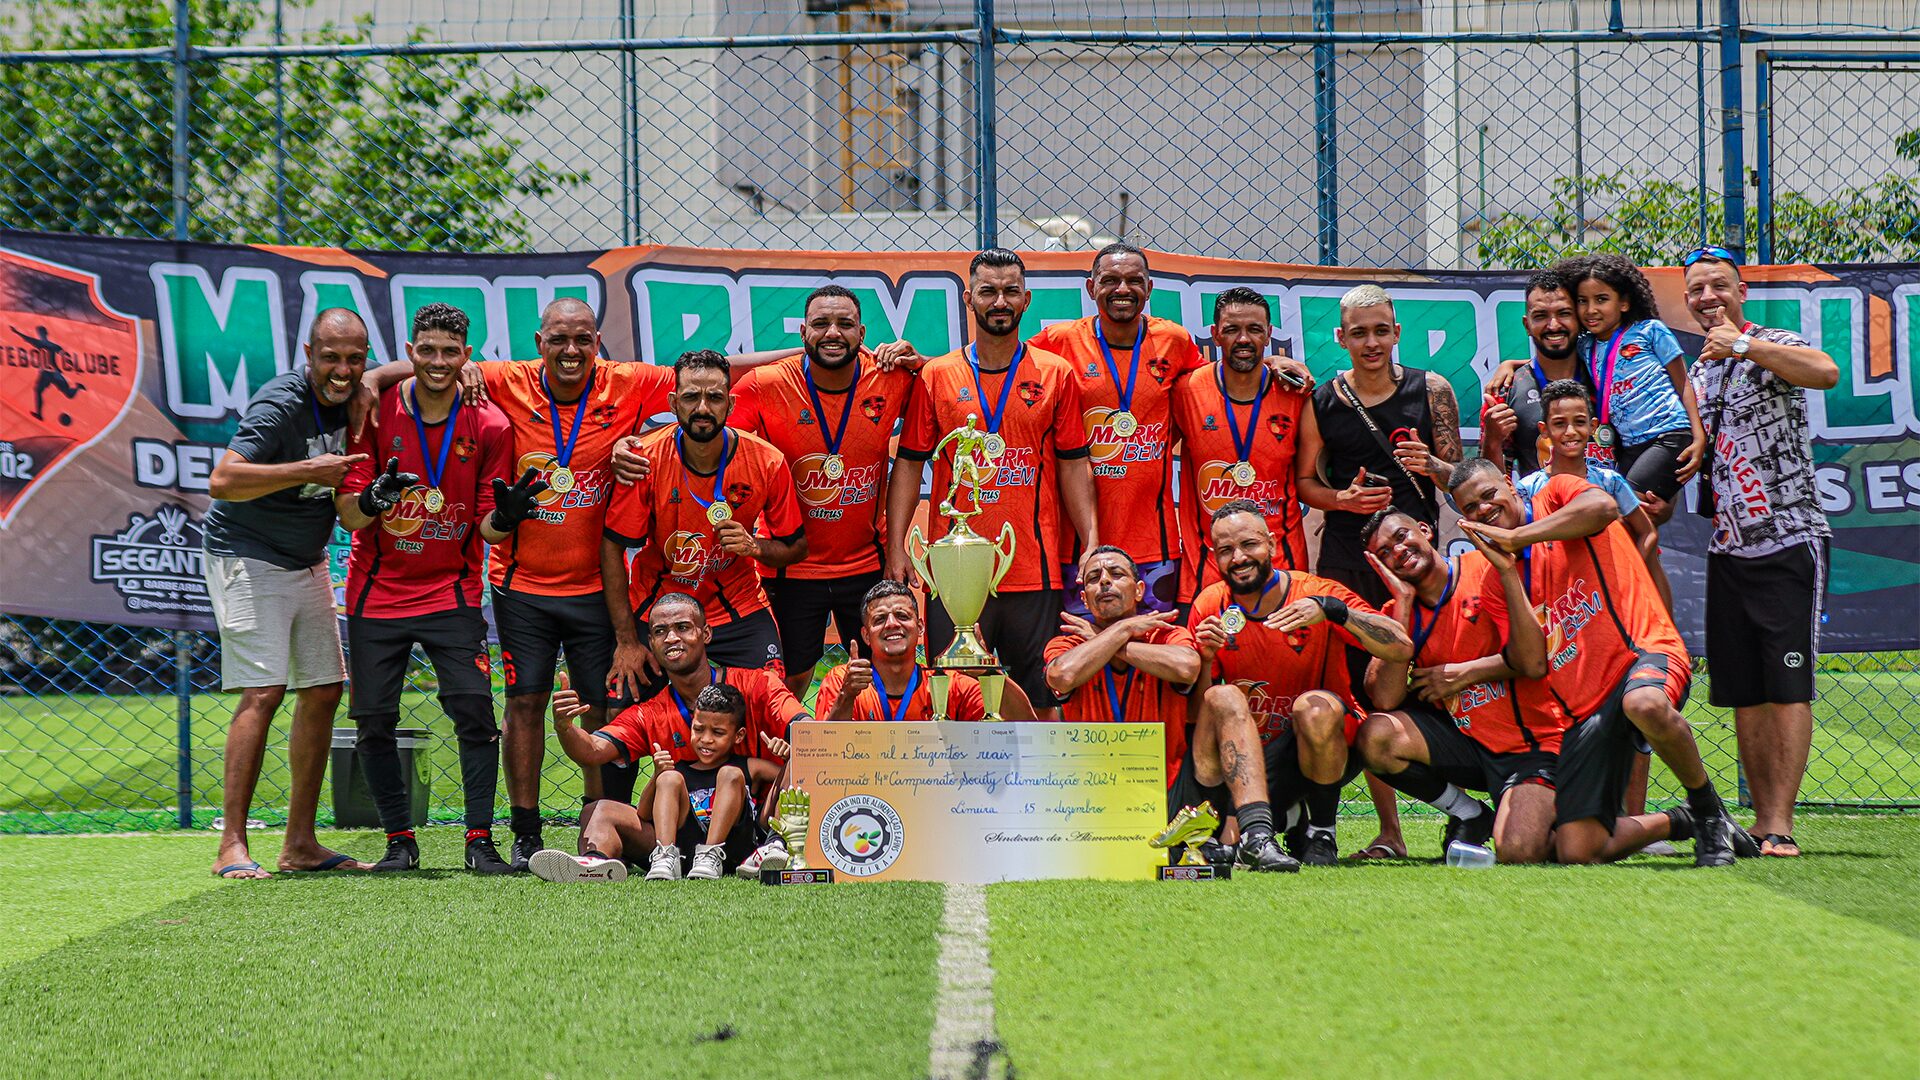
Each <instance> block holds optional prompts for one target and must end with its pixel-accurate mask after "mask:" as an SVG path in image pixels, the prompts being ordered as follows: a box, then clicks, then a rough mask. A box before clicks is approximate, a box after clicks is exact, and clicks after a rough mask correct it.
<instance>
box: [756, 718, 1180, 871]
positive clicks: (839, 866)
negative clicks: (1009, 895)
mask: <svg viewBox="0 0 1920 1080" xmlns="http://www.w3.org/2000/svg"><path fill="white" fill-rule="evenodd" d="M790 738H791V740H792V743H793V759H792V761H793V767H792V770H791V773H790V780H789V783H792V784H795V785H797V786H799V787H802V788H805V789H806V790H807V791H808V792H809V793H811V795H812V797H813V807H812V816H811V820H810V822H809V825H810V828H809V829H808V831H807V862H808V865H810V866H831V867H833V869H834V870H835V871H836V872H837V873H838V874H839V875H840V877H841V880H843V881H844V880H849V879H851V880H861V881H965V882H990V881H1009V880H1020V879H1031V878H1130V879H1139V880H1146V879H1149V878H1152V877H1153V874H1154V867H1155V866H1156V865H1158V864H1160V863H1163V862H1165V861H1166V859H1165V855H1164V854H1163V853H1161V852H1157V851H1154V850H1153V849H1151V848H1149V847H1148V846H1147V840H1148V838H1149V837H1151V836H1153V835H1154V834H1155V833H1156V832H1158V831H1160V829H1161V828H1162V827H1164V826H1165V825H1166V818H1167V794H1166V792H1167V786H1166V777H1167V767H1166V761H1165V756H1166V749H1165V748H1166V740H1165V737H1164V733H1163V732H1162V730H1161V726H1160V725H1159V724H1048V723H1018V724H960V723H944V724H932V723H928V724H885V723H859V724H857V723H837V722H832V723H829V722H815V723H798V724H795V725H793V728H792V732H791V734H790Z"/></svg>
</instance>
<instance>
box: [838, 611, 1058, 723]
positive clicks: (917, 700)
mask: <svg viewBox="0 0 1920 1080" xmlns="http://www.w3.org/2000/svg"><path fill="white" fill-rule="evenodd" d="M860 607H861V616H860V618H861V627H860V639H861V641H862V642H864V643H865V646H866V648H865V650H864V651H865V653H866V655H865V656H864V657H858V658H855V659H853V660H849V661H847V662H846V663H844V664H841V665H840V666H838V667H836V668H834V669H833V670H832V671H829V672H827V674H826V676H825V677H824V678H822V679H821V680H820V693H819V694H818V695H816V696H815V697H814V699H813V700H814V703H815V708H816V709H817V710H818V711H819V716H820V719H822V720H888V721H908V720H912V721H923V720H932V719H933V685H932V680H931V677H930V674H929V672H928V671H927V669H926V666H925V665H923V664H921V663H919V662H918V661H917V660H915V658H914V649H915V648H916V647H918V646H919V644H920V633H921V630H922V624H921V621H920V601H919V598H918V597H916V596H914V594H913V590H912V589H910V588H908V587H907V586H906V584H905V583H904V582H899V581H894V580H892V579H891V578H883V579H881V580H880V581H878V582H875V583H874V586H873V588H871V589H869V590H867V595H866V597H865V598H864V599H863V600H862V601H861V606H860ZM951 678H952V682H951V683H950V684H949V687H948V691H947V719H949V720H969V721H972V720H985V719H986V718H987V704H986V699H985V698H984V697H982V696H981V693H980V684H979V682H977V681H975V679H974V678H973V677H972V676H971V675H968V674H966V673H964V672H958V671H956V672H953V673H951ZM1000 713H1001V716H1002V717H1003V718H1005V719H1008V720H1031V719H1033V704H1032V703H1031V702H1029V701H1028V700H1027V695H1026V694H1025V693H1024V692H1023V691H1022V690H1021V689H1020V684H1019V683H1014V682H1010V683H1008V684H1007V688H1006V696H1005V698H1003V699H1002V701H1001V705H1000Z"/></svg>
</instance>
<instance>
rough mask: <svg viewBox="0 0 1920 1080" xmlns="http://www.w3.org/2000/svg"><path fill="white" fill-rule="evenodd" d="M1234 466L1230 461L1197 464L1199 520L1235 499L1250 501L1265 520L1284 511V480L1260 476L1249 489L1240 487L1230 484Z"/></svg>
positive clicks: (1285, 491)
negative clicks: (1200, 512)
mask: <svg viewBox="0 0 1920 1080" xmlns="http://www.w3.org/2000/svg"><path fill="white" fill-rule="evenodd" d="M1236 464H1238V463H1237V462H1232V461H1207V462H1202V463H1201V465H1200V472H1199V479H1198V484H1197V486H1198V487H1199V489H1200V493H1199V494H1200V508H1201V510H1202V511H1203V515H1202V516H1203V518H1204V517H1205V516H1208V515H1211V514H1212V513H1213V512H1214V511H1215V510H1218V509H1220V508H1221V507H1223V506H1225V505H1227V504H1228V503H1230V502H1232V501H1233V500H1235V499H1252V500H1253V501H1255V502H1257V503H1259V504H1260V508H1261V510H1262V511H1264V512H1265V513H1266V514H1267V516H1268V517H1272V516H1274V515H1276V514H1278V513H1280V511H1281V510H1282V509H1283V508H1284V504H1285V501H1286V497H1287V488H1286V484H1285V482H1284V481H1281V480H1276V479H1272V478H1269V477H1261V478H1260V479H1258V480H1255V481H1254V482H1253V486H1252V487H1241V486H1240V485H1238V484H1236V483H1234V482H1233V477H1231V476H1229V475H1228V472H1229V471H1230V470H1231V469H1232V468H1233V467H1234V465H1236Z"/></svg>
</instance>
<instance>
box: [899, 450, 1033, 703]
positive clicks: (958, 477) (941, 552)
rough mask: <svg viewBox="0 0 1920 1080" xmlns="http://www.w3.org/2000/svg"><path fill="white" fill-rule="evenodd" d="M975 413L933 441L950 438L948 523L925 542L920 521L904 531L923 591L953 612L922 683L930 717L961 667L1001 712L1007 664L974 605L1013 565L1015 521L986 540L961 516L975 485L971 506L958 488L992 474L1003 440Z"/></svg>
mask: <svg viewBox="0 0 1920 1080" xmlns="http://www.w3.org/2000/svg"><path fill="white" fill-rule="evenodd" d="M975 419H976V418H975V417H974V415H973V414H971V413H969V414H968V415H967V422H966V424H965V425H964V426H962V427H958V428H955V429H953V430H952V431H949V432H948V433H947V435H946V437H945V438H943V439H941V440H940V442H939V443H938V444H937V445H936V446H935V447H934V448H933V452H934V455H935V456H936V457H937V456H938V455H939V453H940V451H941V450H942V449H944V448H945V447H946V446H947V444H948V443H952V444H953V483H952V484H951V485H950V486H949V487H948V489H947V497H946V498H945V499H942V500H941V501H940V513H941V514H943V515H945V516H946V517H947V518H948V519H949V520H950V521H951V522H952V523H953V525H952V528H950V529H949V530H948V532H947V535H945V536H943V537H941V538H940V539H938V540H936V541H934V542H933V543H931V544H929V543H927V538H926V536H925V535H924V534H923V533H921V531H920V526H918V525H915V526H914V527H913V531H912V532H910V533H908V534H907V557H908V558H909V559H911V560H913V566H914V569H915V570H917V571H919V573H920V580H922V581H924V582H926V583H927V594H928V597H929V598H930V599H937V600H939V601H940V603H941V606H943V607H945V608H946V609H947V616H948V617H949V618H950V619H952V620H953V644H951V645H949V646H947V647H946V649H945V650H943V651H942V652H941V653H940V655H939V656H936V657H933V658H932V661H931V663H930V664H929V666H930V667H931V668H932V669H933V670H932V676H931V678H929V679H928V686H927V688H928V691H929V692H930V693H931V694H932V696H933V718H934V719H935V720H945V719H947V701H948V694H949V692H950V691H951V690H952V688H953V678H952V675H951V673H952V672H955V671H964V672H967V673H968V674H971V675H973V676H974V677H975V678H977V679H979V680H980V696H981V697H982V698H983V699H984V700H985V702H986V708H987V719H989V720H998V719H1000V698H1001V694H1002V692H1003V691H1004V690H1005V688H1006V669H1005V668H1004V667H1002V666H1001V665H1000V661H999V658H997V657H995V656H994V654H993V650H992V649H989V648H987V643H986V642H985V641H983V640H981V637H980V612H981V610H982V609H983V608H985V607H986V606H987V598H988V597H989V596H992V595H993V594H994V592H995V590H997V589H998V588H999V587H1000V579H1002V578H1004V577H1006V576H1007V570H1008V569H1009V568H1010V567H1012V566H1013V542H1014V538H1013V525H1012V524H1011V523H1005V524H1002V525H1001V526H1000V536H999V538H998V539H997V540H988V539H987V538H986V537H984V536H981V535H980V534H979V533H976V532H974V531H973V529H972V528H971V527H969V525H968V524H967V521H968V519H969V518H972V517H973V516H974V515H976V514H978V513H980V502H979V499H978V497H977V492H976V497H975V498H973V499H971V500H969V501H970V502H972V504H973V509H972V510H961V509H960V506H959V495H960V491H961V489H962V488H965V489H968V490H969V491H975V489H977V488H978V487H979V485H980V483H981V482H982V481H984V480H985V479H986V478H987V477H989V476H991V475H993V472H994V470H995V469H996V468H998V465H997V462H998V461H999V459H1000V455H1001V454H1003V453H1005V452H1006V446H1005V444H1004V443H1003V442H1001V440H1000V437H999V436H998V435H990V434H988V433H986V432H983V431H981V430H980V429H979V428H977V427H976V426H975Z"/></svg>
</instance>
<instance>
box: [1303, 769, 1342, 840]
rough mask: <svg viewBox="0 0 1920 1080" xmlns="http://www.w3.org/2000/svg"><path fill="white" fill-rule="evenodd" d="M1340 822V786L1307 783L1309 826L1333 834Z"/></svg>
mask: <svg viewBox="0 0 1920 1080" xmlns="http://www.w3.org/2000/svg"><path fill="white" fill-rule="evenodd" d="M1339 820H1340V785H1339V784H1316V783H1314V782H1313V781H1311V780H1309V781H1307V826H1308V827H1309V828H1313V829H1324V830H1326V831H1327V832H1332V831H1333V827H1334V825H1335V823H1337V822H1338V821H1339Z"/></svg>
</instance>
